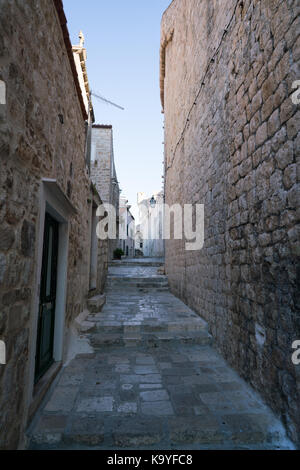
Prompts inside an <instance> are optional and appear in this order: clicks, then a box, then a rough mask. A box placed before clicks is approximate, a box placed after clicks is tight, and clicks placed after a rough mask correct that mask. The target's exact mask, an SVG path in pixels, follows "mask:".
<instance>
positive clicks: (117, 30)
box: [63, 0, 171, 217]
mask: <svg viewBox="0 0 300 470" xmlns="http://www.w3.org/2000/svg"><path fill="white" fill-rule="evenodd" d="M63 3H64V8H65V14H66V17H67V20H68V29H69V33H70V38H71V42H72V44H78V43H79V39H78V34H79V31H80V30H82V31H83V34H84V36H85V47H86V49H87V72H88V78H89V83H90V87H91V89H92V90H94V92H95V93H98V94H100V95H101V96H104V97H105V98H107V99H108V100H110V101H113V102H114V103H116V104H118V105H120V106H122V107H124V108H125V111H121V110H119V109H118V108H115V107H113V106H110V105H107V104H105V103H103V102H102V101H99V100H97V99H96V98H95V97H94V98H93V106H94V111H95V118H96V123H97V124H112V126H113V135H114V155H115V164H116V170H117V175H118V180H119V182H120V188H121V189H122V193H121V195H122V196H126V197H127V199H128V201H129V204H132V211H133V214H134V216H135V217H137V208H136V199H137V193H138V192H140V191H141V192H145V193H146V194H147V195H149V197H151V196H152V193H153V192H156V191H160V190H161V189H162V183H163V180H162V175H163V163H162V162H163V158H164V155H163V140H164V137H163V114H161V103H160V91H159V46H160V22H161V17H162V14H163V12H164V10H165V9H166V8H167V7H168V6H169V4H170V3H171V0H128V1H125V0H109V1H107V0H106V1H104V0H85V1H82V0H63Z"/></svg>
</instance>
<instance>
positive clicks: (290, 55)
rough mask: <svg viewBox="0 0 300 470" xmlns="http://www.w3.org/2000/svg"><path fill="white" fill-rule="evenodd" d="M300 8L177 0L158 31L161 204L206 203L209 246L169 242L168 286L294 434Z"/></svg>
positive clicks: (292, 1)
mask: <svg viewBox="0 0 300 470" xmlns="http://www.w3.org/2000/svg"><path fill="white" fill-rule="evenodd" d="M299 13H300V11H299V2H298V1H297V0H285V1H283V0H263V1H260V0H244V1H240V0H239V1H236V0H218V1H217V0H174V1H173V2H172V3H171V5H170V7H169V8H168V9H167V10H166V12H165V14H164V16H163V19H162V26H161V28H162V31H161V35H162V36H161V98H162V102H163V107H164V112H165V166H166V188H165V189H166V203H167V204H170V205H171V204H174V203H180V204H188V203H194V204H195V203H200V204H205V244H204V248H203V249H202V250H201V251H198V252H195V251H190V252H189V251H185V249H184V241H181V240H171V241H168V242H167V243H166V267H167V272H168V276H169V281H170V285H171V288H172V291H173V292H174V293H176V294H177V295H179V296H180V297H181V298H183V299H184V301H185V302H187V303H188V304H189V305H190V306H191V307H192V308H194V309H195V310H196V311H197V312H198V313H199V314H200V315H201V316H203V317H204V318H205V319H206V320H207V321H208V323H209V326H210V330H211V332H212V334H213V336H214V338H215V340H216V344H217V347H218V348H219V349H220V350H221V351H222V353H223V354H224V356H225V358H226V359H227V360H228V361H229V363H230V364H231V365H232V366H234V367H235V368H236V370H237V371H238V372H239V373H240V374H241V375H242V376H243V377H244V378H245V379H246V380H247V381H248V382H250V383H251V384H252V385H253V386H254V387H255V388H256V389H257V390H259V391H260V393H261V394H262V396H263V397H264V399H265V400H266V402H267V403H268V404H269V405H270V406H271V407H272V408H273V410H274V411H275V412H276V413H277V414H278V415H280V416H281V418H282V419H283V421H284V423H285V425H286V427H287V429H288V433H289V436H290V437H291V438H292V439H294V441H297V439H298V440H299V436H300V428H299V403H300V380H299V375H300V372H299V367H300V366H295V365H293V363H292V361H291V356H292V353H293V349H292V342H293V341H294V340H296V339H300V317H299V299H300V296H299V287H298V290H297V281H298V283H299V256H300V252H299V172H297V166H296V165H297V163H298V169H299V148H300V135H299V124H300V110H299V105H298V106H297V105H294V104H293V103H292V100H291V96H290V95H291V93H292V82H293V81H294V80H297V79H298V80H299V79H300V68H299V58H300V48H299V44H300V43H299V33H300V24H299ZM297 266H298V267H297ZM298 286H299V284H298ZM297 385H298V389H297Z"/></svg>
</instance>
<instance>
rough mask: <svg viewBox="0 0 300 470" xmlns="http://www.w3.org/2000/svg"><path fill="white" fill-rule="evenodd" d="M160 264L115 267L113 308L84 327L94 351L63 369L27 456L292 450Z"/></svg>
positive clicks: (32, 432) (147, 262)
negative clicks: (60, 452)
mask: <svg viewBox="0 0 300 470" xmlns="http://www.w3.org/2000/svg"><path fill="white" fill-rule="evenodd" d="M161 266H162V260H160V259H147V258H143V259H134V260H130V259H126V260H124V261H113V262H112V263H111V264H110V269H109V276H108V286H107V292H106V295H107V302H106V304H105V305H104V307H103V309H102V311H101V312H98V313H97V312H95V313H91V314H90V315H89V316H88V317H87V319H86V321H84V322H83V324H84V326H85V329H86V330H87V332H86V333H85V335H86V337H87V338H88V339H89V342H90V344H91V345H92V347H93V349H94V352H93V353H90V354H81V355H78V356H77V357H76V358H74V359H73V361H72V362H71V363H70V364H69V365H67V367H65V368H63V370H62V371H61V373H60V375H59V376H58V377H57V379H56V381H55V382H54V384H53V385H52V387H51V389H50V392H49V393H48V395H47V396H46V399H45V400H44V404H43V407H42V409H41V411H40V412H39V413H38V414H37V416H36V418H35V420H34V422H33V424H32V426H31V429H30V430H29V436H28V438H29V443H30V444H29V448H31V449H89V448H94V449H110V448H113V449H130V448H132V449H151V448H156V449H174V448H176V449H185V448H190V449H192V448H197V449H201V448H205V449H209V448H214V449H262V448H263V449H278V448H280V449H288V448H290V446H291V444H290V443H289V441H288V440H287V439H286V438H285V431H284V428H283V426H282V425H281V424H280V422H279V421H278V420H277V419H275V418H274V417H273V415H272V413H271V411H270V410H269V409H268V408H267V407H266V406H265V405H264V404H263V403H262V402H261V400H260V398H259V397H258V396H257V394H255V393H254V392H253V391H252V390H251V389H250V387H249V386H248V385H246V384H245V383H244V382H243V381H242V380H241V379H240V378H239V377H238V375H237V373H235V372H234V371H233V370H232V369H231V368H230V367H228V365H226V363H225V361H224V360H223V359H222V357H221V356H220V355H219V354H218V352H217V351H216V350H215V349H214V348H213V344H212V337H211V335H210V334H209V332H208V329H207V324H206V322H204V321H203V320H202V319H201V318H200V317H199V316H198V315H196V314H195V313H194V312H193V311H192V310H190V309H189V308H188V307H187V306H186V305H185V304H184V303H183V302H181V301H180V300H179V299H177V298H176V297H175V296H174V295H172V294H171V292H170V291H169V288H168V282H167V278H166V277H165V276H164V275H162V274H160V273H161V269H162V268H161ZM87 323H90V324H89V325H87Z"/></svg>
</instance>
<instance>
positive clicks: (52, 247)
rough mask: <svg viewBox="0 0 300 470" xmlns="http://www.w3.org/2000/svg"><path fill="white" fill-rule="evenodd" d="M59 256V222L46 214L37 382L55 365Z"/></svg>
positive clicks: (37, 352)
mask: <svg viewBox="0 0 300 470" xmlns="http://www.w3.org/2000/svg"><path fill="white" fill-rule="evenodd" d="M57 256H58V222H57V221H56V220H55V219H53V217H51V216H50V214H48V213H46V215H45V229H44V246H43V261H42V272H41V287H40V305H39V319H38V332H37V347H36V364H35V380H36V381H37V380H39V379H40V378H41V376H42V375H43V374H44V373H45V372H46V371H47V370H48V369H49V367H50V366H51V365H52V364H53V339H54V323H55V300H56V281H57Z"/></svg>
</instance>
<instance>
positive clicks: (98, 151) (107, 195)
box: [91, 126, 113, 203]
mask: <svg viewBox="0 0 300 470" xmlns="http://www.w3.org/2000/svg"><path fill="white" fill-rule="evenodd" d="M92 149H93V152H92V162H91V178H92V180H93V183H94V184H95V186H96V188H97V191H98V192H99V194H100V196H101V199H102V201H103V202H104V203H105V202H108V203H111V178H112V164H113V161H112V128H111V126H105V127H100V126H99V127H96V126H93V131H92Z"/></svg>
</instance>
